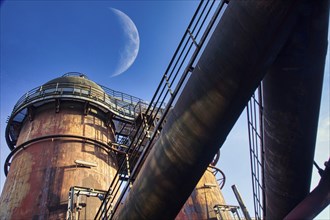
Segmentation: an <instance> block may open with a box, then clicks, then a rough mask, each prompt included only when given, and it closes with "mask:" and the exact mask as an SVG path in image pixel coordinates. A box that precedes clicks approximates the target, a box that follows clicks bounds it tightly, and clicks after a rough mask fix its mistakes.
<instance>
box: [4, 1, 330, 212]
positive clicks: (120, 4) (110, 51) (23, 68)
mask: <svg viewBox="0 0 330 220" xmlns="http://www.w3.org/2000/svg"><path fill="white" fill-rule="evenodd" d="M197 5H198V2H197V1H5V2H4V3H2V5H1V17H0V18H1V21H0V22H1V23H0V28H1V29H0V33H1V34H0V39H1V42H0V43H1V47H0V55H1V57H0V70H1V75H0V79H1V93H0V116H1V119H0V120H1V121H0V123H1V133H0V140H1V142H0V143H1V146H0V150H1V163H0V170H1V171H0V172H1V175H0V177H1V181H0V189H2V187H3V183H4V181H5V177H4V174H3V164H4V160H5V158H6V156H7V155H8V154H9V150H8V147H7V145H6V142H5V138H4V130H5V126H6V119H7V116H9V115H10V113H11V110H12V108H13V106H14V105H15V103H16V101H17V100H18V99H19V97H20V96H21V95H23V94H24V93H25V92H27V91H28V90H30V89H32V88H34V87H37V86H39V85H41V84H43V83H45V82H46V81H48V80H50V79H53V78H56V77H59V76H61V75H63V74H64V73H66V72H70V71H77V72H82V73H85V74H87V75H88V76H89V78H90V79H91V80H94V81H95V82H97V83H99V84H102V85H104V86H107V87H109V88H112V89H115V90H118V91H122V92H126V93H128V94H131V95H134V96H137V97H140V98H142V99H144V100H150V99H151V97H152V95H153V93H154V91H155V89H156V86H157V85H158V83H159V81H160V79H161V76H162V74H163V73H164V71H165V69H166V67H167V65H168V63H169V61H170V59H171V57H172V55H173V53H174V51H175V49H176V47H177V46H178V43H179V41H180V39H181V37H182V35H183V33H184V31H185V28H186V27H187V25H188V23H189V21H190V19H191V17H192V15H193V13H194V11H195V9H196V7H197ZM109 8H116V9H118V10H121V11H122V12H124V13H125V14H127V15H128V16H129V17H130V18H131V19H132V20H133V22H134V23H135V25H136V27H137V29H138V32H139V37H140V48H139V53H138V55H137V58H136V60H135V62H134V63H133V65H132V66H131V67H130V68H129V69H128V70H127V71H126V72H124V73H123V74H121V75H119V76H116V77H111V75H112V74H113V72H114V70H115V66H116V65H117V64H118V62H119V52H120V47H121V46H122V45H123V44H124V42H123V39H122V36H123V30H122V28H121V27H120V24H119V22H118V20H117V17H116V16H115V14H114V13H113V12H112V11H111V10H110V9H109ZM326 69H327V70H328V69H329V57H328V58H327V67H326ZM329 148H330V146H329V72H328V71H327V72H326V73H325V81H324V88H323V96H322V106H321V113H320V122H319V135H318V141H317V148H316V154H315V155H316V159H315V160H316V161H317V162H318V163H319V164H320V165H322V167H323V162H324V161H326V160H327V159H328V157H329ZM219 166H220V168H221V169H222V170H223V171H224V172H225V174H226V176H227V183H226V186H225V188H224V190H223V192H224V195H225V199H226V200H227V203H228V204H233V205H236V204H237V202H236V200H235V198H234V196H233V193H232V191H231V187H230V186H231V185H233V184H236V185H237V187H238V189H239V190H240V192H241V194H242V197H243V199H244V200H245V202H246V205H247V207H248V210H249V212H250V214H253V212H254V211H253V200H252V187H251V178H250V163H249V153H248V136H247V126H246V113H245V112H243V114H242V116H241V118H240V120H239V121H238V122H237V124H236V126H235V127H234V129H233V130H232V132H231V134H230V135H229V137H228V138H227V141H226V143H225V145H224V146H223V148H222V153H221V158H220V162H219ZM318 180H319V177H318V175H315V174H314V175H313V185H312V188H314V187H315V185H316V184H317V182H318ZM328 216H330V215H329V210H328V211H327V212H324V213H323V214H322V215H321V216H320V217H319V218H327V217H328Z"/></svg>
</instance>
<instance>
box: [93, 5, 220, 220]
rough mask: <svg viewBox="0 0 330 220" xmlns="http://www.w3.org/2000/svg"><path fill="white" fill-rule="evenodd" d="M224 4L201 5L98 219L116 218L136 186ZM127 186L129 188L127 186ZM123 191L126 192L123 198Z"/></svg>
mask: <svg viewBox="0 0 330 220" xmlns="http://www.w3.org/2000/svg"><path fill="white" fill-rule="evenodd" d="M216 3H218V4H216ZM224 4H225V1H216V0H213V1H201V2H200V4H199V5H198V7H197V10H196V12H195V14H194V16H193V18H192V20H191V22H190V24H189V25H188V28H187V29H186V31H185V33H184V36H183V38H182V39H181V41H180V43H179V46H178V48H177V49H176V51H175V53H174V56H173V57H172V59H171V61H170V63H169V66H168V67H167V69H166V71H165V73H164V75H163V77H162V79H161V81H160V83H159V85H158V87H157V89H156V92H155V94H154V96H153V98H152V100H151V102H150V105H149V106H148V108H147V110H146V111H145V112H144V113H143V115H142V121H141V123H140V124H139V126H137V127H136V128H135V129H136V130H135V131H134V135H133V138H132V140H131V142H130V145H129V147H128V148H127V151H126V152H127V157H126V158H125V159H122V161H121V163H120V164H119V169H118V171H117V174H116V177H115V178H114V179H113V181H112V182H111V184H110V186H109V189H108V192H107V194H106V198H107V197H108V195H111V197H110V198H112V199H110V200H104V201H103V203H102V205H101V206H100V208H99V210H98V212H97V214H96V216H95V219H101V218H102V216H105V218H103V219H108V218H112V216H113V214H114V213H115V212H116V210H117V208H118V205H119V204H120V202H122V201H123V199H124V198H125V196H126V195H127V193H128V189H129V188H130V187H131V186H132V184H134V179H135V177H136V176H137V174H138V172H139V170H140V168H141V166H142V164H143V162H144V160H145V158H146V156H147V155H148V152H149V151H150V149H151V146H152V143H154V141H155V140H156V139H157V138H158V134H159V132H160V130H161V128H162V126H163V124H164V121H165V118H166V117H167V114H168V112H169V110H170V108H171V107H172V106H174V104H175V102H176V100H177V98H178V97H179V95H180V93H181V91H182V89H183V87H184V85H185V82H186V80H187V79H188V78H189V73H190V72H192V71H193V69H194V67H195V65H196V62H197V61H198V56H199V55H200V54H201V52H202V50H203V48H204V47H203V46H205V43H206V41H207V37H209V36H210V33H211V31H212V28H213V27H214V24H215V22H216V20H217V18H218V17H219V14H220V12H221V11H222V9H223V6H224ZM164 103H166V107H165V108H162V106H163V105H164ZM160 111H162V114H160ZM159 115H160V116H159ZM152 125H153V126H152ZM127 165H129V167H130V168H131V170H130V172H128V171H127V170H126V169H127ZM122 174H125V175H124V176H125V177H126V178H121V177H122V176H123V175H122ZM124 182H125V183H126V185H125V186H123V184H124ZM120 189H122V191H121V194H120V195H119V193H120ZM116 200H117V201H116Z"/></svg>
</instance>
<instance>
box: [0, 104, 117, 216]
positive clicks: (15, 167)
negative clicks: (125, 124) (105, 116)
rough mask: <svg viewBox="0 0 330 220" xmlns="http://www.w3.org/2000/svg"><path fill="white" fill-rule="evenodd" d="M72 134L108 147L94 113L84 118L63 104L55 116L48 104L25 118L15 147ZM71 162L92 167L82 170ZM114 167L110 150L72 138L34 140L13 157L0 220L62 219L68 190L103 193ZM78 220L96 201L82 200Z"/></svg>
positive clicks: (108, 131)
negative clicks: (79, 161)
mask: <svg viewBox="0 0 330 220" xmlns="http://www.w3.org/2000/svg"><path fill="white" fill-rule="evenodd" d="M52 134H74V135H81V136H84V137H87V138H91V139H95V140H98V141H100V142H103V143H108V142H110V141H112V140H113V139H114V136H113V130H112V128H111V127H107V126H106V125H105V123H104V121H103V120H101V119H100V118H99V117H98V116H97V114H95V115H90V114H88V115H84V114H83V109H82V108H81V106H80V104H76V103H73V102H71V103H63V105H61V109H60V111H59V112H58V113H55V109H54V103H50V104H48V105H44V106H42V107H39V108H38V109H36V112H35V116H34V118H33V120H32V121H29V120H25V122H24V124H23V127H22V129H21V132H20V136H19V139H18V144H22V143H24V142H26V141H29V140H31V139H33V138H36V137H39V136H47V135H52ZM75 160H83V161H86V162H92V163H95V164H97V166H96V167H82V166H78V165H77V164H76V163H75ZM116 169H117V164H116V159H115V158H114V155H113V153H112V152H111V151H108V150H106V149H104V148H100V147H98V146H95V145H92V144H90V143H83V142H81V141H75V140H65V139H63V140H61V139H59V138H57V139H53V140H52V139H47V140H44V141H40V142H34V143H31V144H30V145H28V146H26V149H24V150H22V151H20V152H18V153H17V154H16V155H14V158H13V160H12V164H11V166H10V170H9V174H8V176H7V179H6V183H5V186H4V189H3V192H2V195H1V199H0V219H35V218H41V219H65V216H66V211H67V201H68V192H69V189H70V187H71V186H83V187H89V188H96V189H104V190H105V189H107V186H108V183H109V182H110V180H111V179H112V178H113V176H114V174H115V171H116ZM81 203H82V206H83V209H82V210H81V212H80V217H81V218H85V219H91V218H93V217H94V215H95V212H96V211H97V209H98V207H99V205H100V204H101V202H100V200H99V199H98V198H84V199H83V200H82V201H81Z"/></svg>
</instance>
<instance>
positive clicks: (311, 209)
mask: <svg viewBox="0 0 330 220" xmlns="http://www.w3.org/2000/svg"><path fill="white" fill-rule="evenodd" d="M325 165H326V168H325V170H322V173H321V180H320V182H319V184H318V185H317V186H316V187H315V189H313V191H312V192H311V193H310V194H309V195H308V196H307V197H306V198H305V199H304V200H303V201H301V202H300V203H299V204H298V205H297V206H296V207H295V208H294V209H293V210H292V211H291V212H290V213H289V214H288V215H287V216H285V218H284V220H294V219H314V218H315V217H316V216H317V215H318V214H319V213H320V212H321V211H323V209H325V208H326V207H327V206H329V204H330V159H329V160H328V162H326V163H325Z"/></svg>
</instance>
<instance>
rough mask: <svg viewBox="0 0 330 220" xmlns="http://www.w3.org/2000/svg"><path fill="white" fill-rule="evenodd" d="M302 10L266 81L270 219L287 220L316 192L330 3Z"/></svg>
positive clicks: (322, 0) (308, 3) (323, 0)
mask: <svg viewBox="0 0 330 220" xmlns="http://www.w3.org/2000/svg"><path fill="white" fill-rule="evenodd" d="M302 6H303V7H301V8H300V14H299V18H298V23H297V24H296V25H295V27H294V29H293V32H292V34H291V35H290V38H289V39H288V42H287V43H286V45H285V47H284V48H283V49H282V51H281V52H280V54H279V55H278V57H277V58H276V61H275V63H274V65H272V67H271V69H270V71H269V73H268V74H267V75H266V77H265V79H264V81H263V98H264V118H265V120H264V129H265V133H264V140H265V186H266V215H267V216H266V218H267V219H283V218H284V217H285V216H286V215H287V214H288V213H289V212H290V211H291V210H292V209H293V208H294V207H295V206H296V205H297V204H298V203H299V202H300V201H302V200H303V199H304V198H305V197H306V196H307V195H308V193H309V190H310V183H311V175H312V167H313V159H314V149H315V140H316V133H317V124H318V118H319V107H320V100H321V91H322V82H323V73H324V64H325V57H326V53H327V36H328V23H329V1H328V0H316V1H305V2H304V3H303V4H302Z"/></svg>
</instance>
